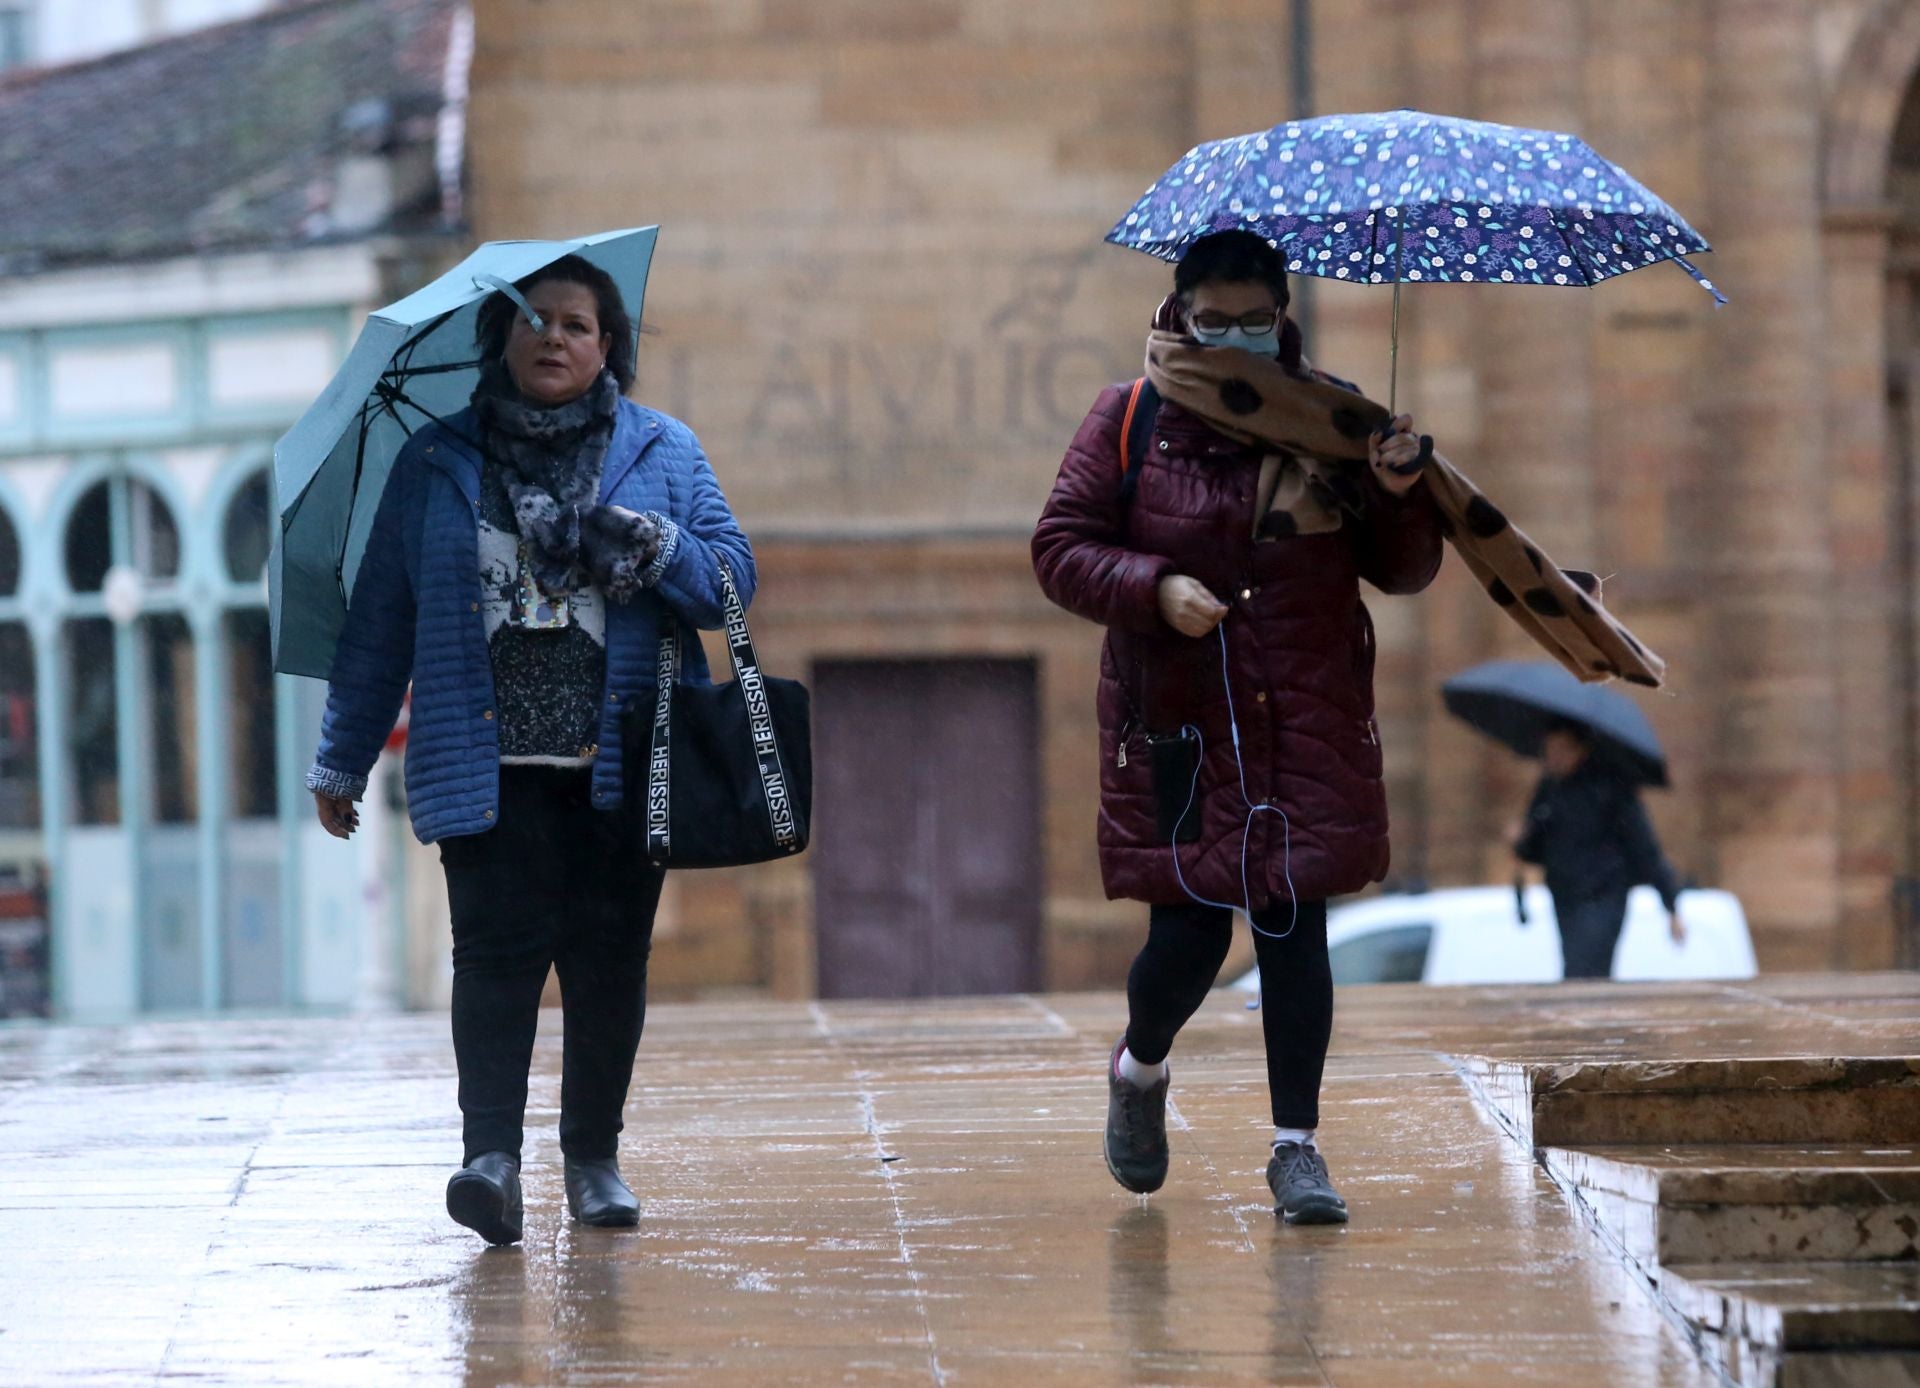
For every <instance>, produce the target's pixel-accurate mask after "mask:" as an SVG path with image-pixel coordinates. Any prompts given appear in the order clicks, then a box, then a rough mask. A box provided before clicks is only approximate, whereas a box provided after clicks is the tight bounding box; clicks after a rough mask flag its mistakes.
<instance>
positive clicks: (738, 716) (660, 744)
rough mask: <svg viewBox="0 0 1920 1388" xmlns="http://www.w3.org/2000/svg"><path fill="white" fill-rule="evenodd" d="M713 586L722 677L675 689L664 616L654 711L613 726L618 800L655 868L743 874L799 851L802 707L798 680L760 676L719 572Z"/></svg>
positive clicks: (808, 791)
mask: <svg viewBox="0 0 1920 1388" xmlns="http://www.w3.org/2000/svg"><path fill="white" fill-rule="evenodd" d="M720 584H721V588H722V590H723V592H724V594H725V597H726V619H727V628H726V630H727V649H728V653H729V654H730V655H731V656H732V660H733V674H734V677H733V680H732V681H731V682H730V683H727V684H716V685H695V684H682V683H681V682H680V666H681V654H680V632H679V628H678V626H677V625H676V624H674V623H673V621H672V620H671V619H670V618H669V619H668V622H667V631H666V634H665V635H664V636H663V637H662V638H661V641H660V665H659V674H658V691H657V696H656V699H655V703H654V707H653V708H651V709H648V708H646V707H644V706H643V705H642V706H634V707H630V708H629V709H628V710H627V711H626V713H625V715H624V716H623V721H622V724H621V729H620V733H621V745H622V746H623V747H625V748H626V792H627V803H628V804H629V805H631V806H634V807H636V808H637V809H639V810H640V812H641V813H640V814H639V816H638V822H639V824H640V828H641V846H642V848H643V850H644V851H645V853H646V855H647V858H648V859H649V860H650V861H651V862H653V863H656V864H658V865H659V866H661V867H667V868H720V867H744V866H746V865H747V864H749V863H765V862H771V861H773V860H775V859H778V858H790V857H793V856H794V855H796V854H798V853H800V852H802V851H803V850H804V849H805V848H806V846H807V838H808V832H809V823H810V820H811V818H812V813H813V741H812V700H811V698H810V697H809V695H808V693H807V688H806V686H805V685H803V684H801V683H800V682H799V681H797V680H779V679H771V678H769V677H768V676H766V675H765V674H763V673H762V672H761V669H760V662H759V660H758V658H757V657H756V656H755V655H754V652H753V636H752V635H751V633H749V632H748V630H747V610H746V607H745V605H744V604H743V603H742V602H741V601H740V592H739V589H737V588H736V587H735V586H734V582H733V575H732V574H731V573H729V572H728V571H727V568H726V566H725V565H724V564H723V565H721V566H720ZM643 747H644V748H646V749H647V755H646V756H645V757H644V758H643V757H641V756H640V755H638V754H639V751H640V749H641V748H643Z"/></svg>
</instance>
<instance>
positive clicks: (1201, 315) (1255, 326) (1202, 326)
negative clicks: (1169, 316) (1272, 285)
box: [1187, 308, 1286, 337]
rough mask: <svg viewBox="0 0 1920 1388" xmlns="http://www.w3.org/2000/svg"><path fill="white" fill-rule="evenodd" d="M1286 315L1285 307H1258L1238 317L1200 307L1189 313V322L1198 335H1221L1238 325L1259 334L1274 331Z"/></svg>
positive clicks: (1242, 328) (1243, 329) (1249, 331)
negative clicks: (1196, 310)
mask: <svg viewBox="0 0 1920 1388" xmlns="http://www.w3.org/2000/svg"><path fill="white" fill-rule="evenodd" d="M1285 315H1286V310H1285V309H1284V308H1270V309H1258V310H1256V311H1254V312H1253V313H1243V314H1241V315H1240V316H1239V317H1238V318H1236V317H1234V316H1232V315H1231V314H1226V313H1217V312H1215V311H1214V310H1212V309H1205V308H1203V309H1200V310H1199V311H1198V312H1194V313H1189V314H1188V315H1187V323H1188V324H1189V326H1191V327H1192V328H1193V332H1194V335H1195V336H1196V337H1219V336H1221V335H1223V334H1224V333H1226V332H1228V331H1229V330H1230V329H1232V328H1234V327H1235V326H1238V327H1239V328H1240V329H1241V330H1242V331H1245V332H1248V333H1252V334H1254V335H1256V336H1258V335H1259V334H1261V333H1268V332H1272V331H1273V329H1274V327H1275V325H1276V324H1278V323H1279V321H1280V320H1281V318H1283V317H1284V316H1285Z"/></svg>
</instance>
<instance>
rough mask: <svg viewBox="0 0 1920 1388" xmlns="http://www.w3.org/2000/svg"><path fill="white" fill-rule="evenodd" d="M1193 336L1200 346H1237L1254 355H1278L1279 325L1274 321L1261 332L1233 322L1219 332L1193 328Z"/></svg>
mask: <svg viewBox="0 0 1920 1388" xmlns="http://www.w3.org/2000/svg"><path fill="white" fill-rule="evenodd" d="M1193 335H1194V338H1195V339H1196V340H1197V341H1198V342H1199V343H1200V345H1201V346H1202V347H1238V348H1239V349H1240V350H1241V351H1243V352H1251V353H1253V354H1254V355H1255V356H1256V357H1276V358H1277V357H1278V356H1279V355H1280V325H1279V324H1278V323H1275V324H1274V325H1273V326H1272V327H1271V328H1268V329H1267V330H1266V331H1265V332H1263V333H1250V332H1248V331H1247V330H1246V329H1245V328H1243V327H1241V326H1240V325H1239V324H1238V323H1235V324H1234V325H1233V326H1232V327H1230V328H1227V329H1225V330H1223V331H1221V332H1219V333H1202V332H1201V331H1200V330H1199V329H1198V328H1196V329H1194V333H1193Z"/></svg>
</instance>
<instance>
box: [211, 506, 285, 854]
mask: <svg viewBox="0 0 1920 1388" xmlns="http://www.w3.org/2000/svg"><path fill="white" fill-rule="evenodd" d="M220 533H221V548H222V557H223V560H224V562H225V564H226V569H227V578H228V579H229V580H230V581H231V582H233V583H234V584H235V585H237V586H238V587H240V588H241V589H242V590H243V594H244V596H245V598H246V602H245V603H244V604H232V605H230V606H229V607H228V609H227V614H226V633H225V634H226V642H227V692H228V702H227V708H228V714H229V716H228V719H227V726H228V728H229V729H230V733H229V736H230V737H231V739H232V741H231V744H230V746H229V749H228V757H227V769H228V784H227V803H228V806H229V809H230V812H231V813H232V814H233V816H234V817H235V818H236V819H266V818H270V817H272V816H273V815H274V814H276V813H278V809H279V778H278V769H277V766H276V760H277V758H276V756H275V744H274V687H273V638H272V635H271V633H270V631H269V629H268V626H267V610H266V608H265V607H263V606H261V605H260V577H261V575H262V574H263V573H264V572H265V570H266V566H267V551H268V549H269V547H270V546H271V545H272V542H273V502H272V491H271V488H270V487H269V485H268V481H267V473H266V470H265V469H262V470H261V471H259V472H256V473H255V474H254V475H253V476H251V477H249V478H248V479H247V480H246V481H245V482H243V483H241V484H240V487H239V489H238V490H237V491H235V492H234V494H233V499H232V500H231V501H230V502H228V503H227V513H226V515H225V517H224V518H223V519H222V522H221V532H220Z"/></svg>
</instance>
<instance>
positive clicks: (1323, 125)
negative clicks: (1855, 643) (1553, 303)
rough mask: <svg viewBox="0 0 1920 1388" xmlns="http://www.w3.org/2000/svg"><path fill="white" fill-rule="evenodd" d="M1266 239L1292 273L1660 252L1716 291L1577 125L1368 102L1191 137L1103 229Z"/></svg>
mask: <svg viewBox="0 0 1920 1388" xmlns="http://www.w3.org/2000/svg"><path fill="white" fill-rule="evenodd" d="M1233 229H1238V230H1242V231H1251V232H1254V233H1256V234H1258V235H1260V236H1264V237H1265V238H1266V239H1267V240H1268V241H1270V242H1271V243H1272V244H1273V245H1274V246H1275V247H1276V248H1277V249H1279V251H1280V252H1281V253H1282V254H1283V255H1285V256H1286V257H1287V269H1288V270H1289V271H1291V272H1293V273H1296V274H1306V275H1318V276H1320V277H1322V278H1324V279H1334V280H1349V281H1352V282H1354V283H1358V284H1392V285H1393V289H1394V299H1393V325H1394V326H1393V338H1394V342H1393V347H1394V368H1395V369H1394V377H1395V380H1394V388H1395V393H1396V394H1397V389H1398V366H1399V336H1400V286H1401V284H1402V283H1414V284H1424V283H1434V282H1438V283H1458V284H1541V285H1593V284H1598V283H1599V282H1600V281H1602V280H1607V279H1612V278H1613V277H1614V276H1616V275H1624V274H1626V273H1627V272H1628V271H1629V270H1639V269H1642V268H1644V267H1646V266H1648V265H1656V264H1659V263H1661V262H1662V261H1672V262H1673V263H1675V264H1677V265H1679V266H1680V267H1681V268H1682V269H1684V270H1685V271H1686V272H1687V273H1688V274H1690V275H1692V276H1693V277H1694V278H1695V279H1696V280H1698V281H1699V282H1700V284H1701V286H1702V287H1703V288H1705V289H1706V290H1707V291H1708V292H1709V293H1710V294H1712V295H1713V297H1714V300H1715V301H1716V302H1717V303H1725V302H1726V298H1725V296H1724V295H1722V294H1721V293H1720V291H1719V290H1717V289H1715V288H1714V287H1713V283H1712V281H1710V280H1709V279H1707V277H1706V276H1705V275H1703V274H1701V273H1700V271H1699V270H1698V269H1696V268H1695V267H1694V266H1693V265H1692V263H1690V262H1689V261H1688V260H1687V256H1688V255H1690V254H1694V253H1697V252H1701V251H1709V250H1711V249H1712V247H1711V246H1709V245H1708V244H1707V242H1706V240H1705V238H1704V237H1702V236H1701V235H1700V233H1699V232H1697V231H1695V230H1694V229H1693V228H1692V227H1691V226H1689V225H1688V224H1687V222H1686V220H1685V219H1684V218H1683V217H1681V215H1680V214H1679V213H1678V212H1676V211H1674V210H1673V208H1671V207H1669V206H1668V205H1667V204H1666V203H1665V202H1663V201H1661V200H1660V199H1659V198H1658V197H1656V196H1655V195H1654V194H1653V193H1652V191H1650V190H1649V189H1648V188H1647V187H1646V186H1645V185H1643V184H1641V183H1640V182H1639V181H1638V180H1636V179H1634V178H1633V177H1632V176H1631V175H1630V174H1628V173H1627V172H1626V171H1625V170H1624V169H1622V168H1620V167H1619V166H1618V165H1617V164H1613V163H1610V162H1608V161H1607V160H1605V159H1603V158H1601V157H1600V156H1599V155H1598V154H1596V153H1594V151H1593V150H1592V149H1591V148H1590V147H1589V146H1588V145H1587V144H1586V142H1585V141H1583V140H1581V139H1579V138H1578V137H1576V136H1573V135H1569V134H1565V133H1563V132H1560V131H1555V130H1526V129H1522V128H1521V127H1519V126H1512V125H1495V124H1492V123H1490V122H1487V121H1471V120H1461V119H1459V118H1457V117H1453V116H1435V115H1429V114H1427V113H1426V112H1424V111H1411V110H1402V111H1380V112H1373V113H1370V114H1365V115H1347V116H1321V117H1319V118H1317V119H1313V120H1301V121H1289V122H1287V123H1286V124H1285V125H1278V126H1275V127H1274V128H1273V129H1271V130H1262V131H1258V132H1256V133H1254V134H1251V135H1240V136H1237V137H1235V138H1233V139H1230V140H1214V141H1211V142H1209V143H1207V144H1203V145H1199V146H1196V147H1195V148H1194V149H1192V150H1190V151H1188V152H1187V154H1186V155H1185V156H1184V157H1183V158H1181V159H1180V161H1179V162H1178V163H1176V164H1175V165H1174V166H1173V167H1172V168H1170V169H1168V170H1167V171H1166V173H1164V174H1162V175H1161V176H1160V177H1159V179H1157V180H1156V181H1155V182H1154V184H1153V186H1152V187H1151V188H1149V189H1147V191H1146V193H1145V195H1144V196H1142V197H1141V199H1140V200H1139V201H1138V202H1137V203H1135V204H1134V205H1133V208H1132V210H1131V211H1129V212H1128V213H1127V215H1126V216H1125V217H1123V218H1122V219H1121V220H1120V223H1119V224H1118V225H1117V226H1115V227H1114V229H1113V230H1112V231H1110V232H1108V233H1107V240H1109V241H1111V242H1113V243H1114V244H1116V245H1120V246H1131V247H1132V248H1133V249H1135V250H1138V251H1145V252H1146V253H1147V254H1148V255H1153V256H1158V257H1159V258H1160V259H1162V260H1171V261H1177V260H1179V259H1180V258H1181V256H1183V255H1185V254H1186V252H1187V249H1188V248H1189V247H1190V246H1192V245H1193V243H1194V242H1196V241H1198V240H1199V239H1200V238H1201V237H1203V236H1207V235H1210V234H1212V233H1214V232H1217V231H1227V230H1233Z"/></svg>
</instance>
